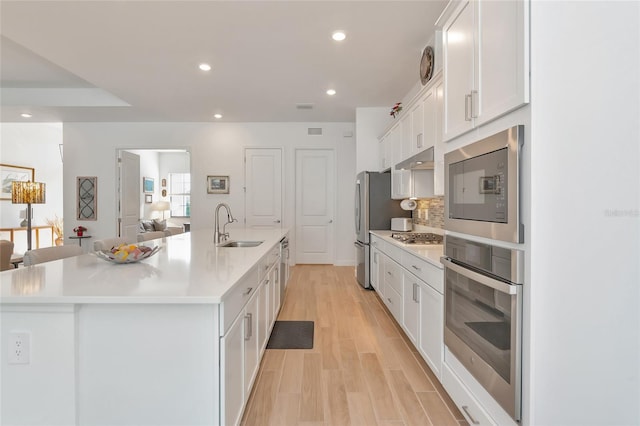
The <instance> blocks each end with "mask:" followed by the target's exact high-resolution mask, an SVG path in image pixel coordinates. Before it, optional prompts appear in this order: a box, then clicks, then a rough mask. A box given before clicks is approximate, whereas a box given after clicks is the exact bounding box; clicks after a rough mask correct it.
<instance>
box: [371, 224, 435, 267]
mask: <svg viewBox="0 0 640 426" xmlns="http://www.w3.org/2000/svg"><path fill="white" fill-rule="evenodd" d="M394 232H398V231H371V233H372V234H374V235H376V236H378V237H380V238H382V239H384V241H385V242H387V243H390V244H393V245H395V246H398V247H400V248H401V249H403V250H405V251H407V252H409V253H411V254H414V255H416V256H419V257H421V258H422V259H425V260H426V261H427V262H429V263H431V264H432V265H434V266H435V267H437V268H440V269H444V267H443V265H442V263H440V258H441V257H442V251H443V247H444V246H443V245H441V244H432V245H427V244H405V243H402V242H400V241H398V240H396V239H394V238H391V234H393V233H394Z"/></svg>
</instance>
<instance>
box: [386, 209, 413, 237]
mask: <svg viewBox="0 0 640 426" xmlns="http://www.w3.org/2000/svg"><path fill="white" fill-rule="evenodd" d="M400 207H402V203H400ZM412 227H413V225H412V223H411V218H410V217H392V218H391V230H392V231H411V228H412Z"/></svg>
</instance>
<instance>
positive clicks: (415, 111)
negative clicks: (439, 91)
mask: <svg viewBox="0 0 640 426" xmlns="http://www.w3.org/2000/svg"><path fill="white" fill-rule="evenodd" d="M430 93H431V91H430V90H428V91H427V93H425V95H423V97H422V98H421V99H420V101H418V102H417V103H416V104H415V105H414V106H413V107H412V108H411V136H410V138H411V141H410V144H411V150H410V152H409V155H407V157H411V156H412V155H416V154H417V153H419V152H421V151H423V150H424V149H426V148H428V147H426V146H425V138H424V132H425V126H424V104H425V100H426V97H428V96H429V94H430Z"/></svg>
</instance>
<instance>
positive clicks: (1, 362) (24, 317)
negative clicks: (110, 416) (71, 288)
mask: <svg viewBox="0 0 640 426" xmlns="http://www.w3.org/2000/svg"><path fill="white" fill-rule="evenodd" d="M0 324H1V336H2V339H1V340H2V345H1V347H0V378H1V383H2V385H1V386H2V388H1V391H0V394H1V396H0V398H1V400H0V424H3V425H17V424H43V425H44V424H46V425H73V424H76V413H75V411H76V409H75V351H74V345H75V328H74V327H75V318H74V306H73V305H46V306H45V305H28V304H23V305H13V306H7V305H4V306H0ZM13 332H19V333H25V332H26V333H27V334H28V336H29V346H30V347H29V363H28V364H10V363H9V359H8V352H9V347H8V345H9V340H10V336H11V333H13Z"/></svg>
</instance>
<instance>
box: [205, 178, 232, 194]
mask: <svg viewBox="0 0 640 426" xmlns="http://www.w3.org/2000/svg"><path fill="white" fill-rule="evenodd" d="M228 193H229V176H207V194H228Z"/></svg>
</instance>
